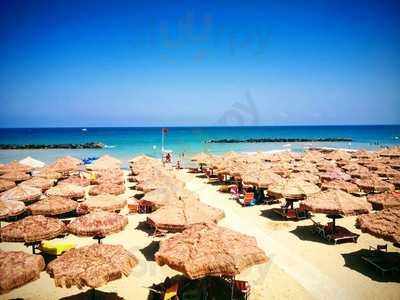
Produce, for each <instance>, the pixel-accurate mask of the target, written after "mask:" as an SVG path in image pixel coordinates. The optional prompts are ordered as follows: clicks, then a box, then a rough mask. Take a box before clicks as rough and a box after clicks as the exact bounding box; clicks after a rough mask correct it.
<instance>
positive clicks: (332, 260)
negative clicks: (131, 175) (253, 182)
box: [0, 171, 400, 300]
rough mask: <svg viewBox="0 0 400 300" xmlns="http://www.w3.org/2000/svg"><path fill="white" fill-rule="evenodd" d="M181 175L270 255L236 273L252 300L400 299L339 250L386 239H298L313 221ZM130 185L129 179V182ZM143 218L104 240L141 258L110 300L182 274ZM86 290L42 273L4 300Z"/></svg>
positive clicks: (396, 287)
mask: <svg viewBox="0 0 400 300" xmlns="http://www.w3.org/2000/svg"><path fill="white" fill-rule="evenodd" d="M177 174H178V176H179V177H180V178H181V179H182V180H184V181H185V182H187V186H188V188H189V189H191V190H193V191H196V192H198V193H199V194H200V198H201V201H203V202H205V203H208V204H210V205H212V206H215V207H218V208H221V209H223V210H224V211H225V213H226V217H225V219H223V220H222V221H221V223H220V224H221V225H223V226H226V227H229V228H232V229H235V230H238V231H241V232H243V233H247V234H250V235H253V236H255V237H256V238H257V241H258V244H259V246H260V247H261V248H263V249H264V250H265V251H266V253H267V255H268V256H269V257H270V258H271V259H270V261H269V262H268V263H266V264H264V265H260V266H256V267H253V268H250V269H248V270H247V271H245V272H244V273H243V274H240V276H238V278H240V279H245V280H249V281H250V283H251V286H252V295H251V298H250V299H251V300H256V299H378V298H379V299H399V298H400V297H399V295H400V284H399V283H391V282H389V283H383V282H377V281H372V280H371V279H370V278H368V277H366V276H364V275H362V274H361V273H358V272H356V271H353V270H351V269H349V268H347V267H344V260H343V257H342V256H341V253H348V252H353V251H357V250H359V249H361V248H367V247H368V246H369V245H376V244H379V243H381V244H382V243H383V242H382V240H378V239H375V238H373V237H371V236H369V235H367V234H362V235H361V237H360V239H359V241H358V243H357V244H352V243H350V244H343V245H336V246H333V245H326V244H323V243H319V242H313V241H306V240H300V239H299V238H298V237H297V236H296V235H294V234H293V233H290V231H291V230H294V229H295V228H296V226H303V225H309V224H310V223H311V221H309V220H305V221H301V222H290V221H275V220H271V219H270V218H268V217H266V216H265V213H263V211H264V210H268V209H270V208H271V207H272V206H264V205H262V206H255V207H250V208H242V207H241V206H240V205H238V204H237V203H235V202H234V201H232V200H229V195H227V194H222V193H219V192H217V189H218V187H217V186H212V185H208V184H206V183H205V180H204V179H199V178H196V176H195V175H193V174H188V173H186V172H185V171H179V172H177ZM127 186H128V187H129V186H131V184H130V183H127ZM134 194H135V191H133V190H130V189H127V192H126V196H127V197H130V196H132V195H134ZM122 213H127V212H126V211H123V212H122ZM318 218H321V220H322V221H326V220H325V219H324V217H323V216H318ZM145 220H146V215H140V214H135V215H129V225H128V227H127V228H126V229H125V230H124V231H123V232H120V233H117V234H114V235H111V236H109V237H107V238H105V239H104V243H108V244H122V245H124V247H125V248H126V249H128V250H129V251H131V252H132V253H134V255H135V256H136V257H137V258H138V259H139V265H138V266H136V267H135V268H134V269H133V271H132V273H131V274H130V275H129V277H125V278H122V279H120V280H116V281H113V282H110V283H109V284H108V285H107V286H104V287H101V288H99V289H97V291H98V292H97V293H98V294H100V293H115V294H111V295H108V297H107V299H113V298H114V297H113V296H115V295H116V294H117V295H118V296H119V297H123V298H125V299H134V300H142V299H143V300H144V299H147V296H148V290H147V289H146V288H145V287H146V286H150V285H151V284H153V283H160V282H163V281H164V279H165V277H166V276H170V277H172V276H174V275H177V274H178V273H177V272H175V271H173V270H171V269H170V268H169V267H167V266H164V267H160V266H158V265H157V264H156V263H155V262H154V261H153V260H152V256H153V254H154V249H152V248H151V245H154V243H153V242H157V241H159V238H152V237H151V236H148V234H147V233H146V232H145V231H143V230H142V229H141V227H140V226H139V229H138V228H137V227H138V225H139V224H140V223H141V222H144V221H145ZM354 220H355V218H353V217H350V218H345V219H341V220H339V221H338V223H340V225H344V226H346V227H347V228H349V229H351V230H353V231H356V232H359V231H358V230H357V229H355V228H354ZM3 226H4V223H3ZM65 240H66V241H68V242H75V243H76V244H77V245H78V246H83V245H87V244H91V243H93V242H94V241H93V240H92V239H91V238H79V237H75V236H73V235H69V236H67V237H66V238H65ZM152 243H153V244H152ZM149 245H150V246H149ZM148 246H149V247H148ZM0 249H2V250H22V251H26V252H30V249H28V248H26V247H24V246H23V244H22V243H1V244H0ZM143 249H145V250H143ZM390 250H394V249H393V247H390ZM394 251H395V250H394ZM146 257H147V258H146ZM86 291H87V290H86V289H85V290H81V291H80V290H78V289H77V288H75V287H74V288H70V289H67V288H56V287H55V286H54V282H53V280H52V279H51V278H50V277H49V275H48V274H47V273H46V272H42V273H41V276H40V279H38V280H36V281H34V282H31V283H29V284H27V285H25V286H23V287H21V288H18V289H15V290H13V291H11V292H9V293H7V294H4V295H1V296H0V299H10V298H24V299H58V298H62V297H68V296H73V295H75V296H76V295H78V294H79V296H88V295H89V294H80V293H85V292H86ZM98 294H97V295H98ZM83 298H86V297H79V299H83ZM74 299H75V298H74Z"/></svg>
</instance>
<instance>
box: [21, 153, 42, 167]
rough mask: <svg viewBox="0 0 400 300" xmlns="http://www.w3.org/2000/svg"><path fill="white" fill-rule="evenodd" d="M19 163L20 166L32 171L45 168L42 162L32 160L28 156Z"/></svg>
mask: <svg viewBox="0 0 400 300" xmlns="http://www.w3.org/2000/svg"><path fill="white" fill-rule="evenodd" d="M19 163H20V164H22V165H25V166H28V167H31V168H32V169H38V168H43V167H44V166H45V163H44V162H42V161H40V160H37V159H34V158H32V157H30V156H28V157H25V158H24V159H21V160H20V161H19Z"/></svg>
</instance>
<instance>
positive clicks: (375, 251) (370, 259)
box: [361, 245, 400, 276]
mask: <svg viewBox="0 0 400 300" xmlns="http://www.w3.org/2000/svg"><path fill="white" fill-rule="evenodd" d="M369 250H371V251H370V252H369V253H368V254H365V255H363V256H361V259H363V260H364V261H366V262H367V263H369V264H370V265H372V266H373V267H375V268H377V269H378V270H379V271H381V273H382V276H384V275H385V274H386V273H388V272H391V273H394V272H399V270H400V262H399V260H398V259H397V260H396V259H395V258H394V256H392V255H391V253H388V252H387V245H378V246H377V247H376V248H374V247H371V246H370V247H369Z"/></svg>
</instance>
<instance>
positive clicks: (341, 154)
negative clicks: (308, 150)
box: [325, 150, 351, 161]
mask: <svg viewBox="0 0 400 300" xmlns="http://www.w3.org/2000/svg"><path fill="white" fill-rule="evenodd" d="M325 158H326V159H328V160H346V161H347V160H350V158H351V154H350V153H348V152H346V151H342V150H334V151H332V152H329V153H328V154H326V155H325Z"/></svg>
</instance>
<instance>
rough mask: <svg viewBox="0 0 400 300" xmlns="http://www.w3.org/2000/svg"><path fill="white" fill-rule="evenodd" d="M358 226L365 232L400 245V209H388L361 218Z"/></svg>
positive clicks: (358, 220)
mask: <svg viewBox="0 0 400 300" xmlns="http://www.w3.org/2000/svg"><path fill="white" fill-rule="evenodd" d="M357 225H358V226H359V227H360V229H361V230H362V231H363V232H367V233H369V234H371V235H373V236H376V237H378V238H382V239H384V240H386V241H390V242H393V243H397V244H399V243H400V208H399V207H396V208H388V209H384V210H381V211H378V212H375V213H371V214H368V215H363V216H359V217H358V218H357Z"/></svg>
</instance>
